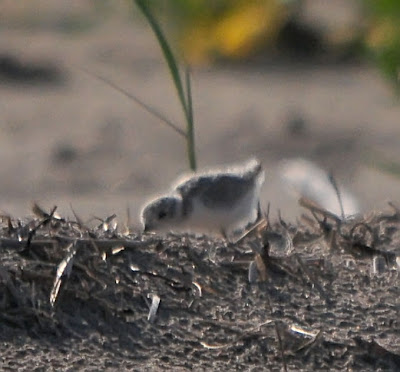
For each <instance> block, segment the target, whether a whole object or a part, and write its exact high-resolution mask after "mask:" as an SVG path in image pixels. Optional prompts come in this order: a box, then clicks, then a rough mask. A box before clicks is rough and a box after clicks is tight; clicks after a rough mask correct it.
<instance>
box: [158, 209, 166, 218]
mask: <svg viewBox="0 0 400 372" xmlns="http://www.w3.org/2000/svg"><path fill="white" fill-rule="evenodd" d="M166 215H167V214H166V213H165V212H164V211H161V212H160V213H159V214H158V218H159V219H160V220H162V219H163V218H164V217H166Z"/></svg>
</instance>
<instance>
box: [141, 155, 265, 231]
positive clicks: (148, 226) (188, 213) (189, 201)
mask: <svg viewBox="0 0 400 372" xmlns="http://www.w3.org/2000/svg"><path fill="white" fill-rule="evenodd" d="M263 181H264V172H263V170H262V167H261V164H260V162H259V161H258V160H256V159H252V160H250V161H248V162H246V163H245V164H242V165H237V166H235V167H228V168H225V169H223V170H214V171H208V172H204V173H201V174H195V175H191V176H190V175H189V176H186V177H185V178H184V179H181V181H180V182H178V183H177V184H176V185H175V186H174V187H173V189H172V191H171V193H170V194H168V195H164V196H161V197H159V198H157V199H155V200H153V201H151V202H150V203H148V204H147V205H146V206H145V207H144V209H143V211H142V222H143V224H144V226H145V230H184V231H202V232H210V231H212V230H217V231H219V232H222V233H223V234H224V235H226V233H227V231H233V230H235V229H237V228H238V227H243V226H246V225H247V224H248V223H249V222H254V220H255V219H256V217H257V211H258V209H257V208H258V206H259V193H260V189H261V185H262V183H263Z"/></svg>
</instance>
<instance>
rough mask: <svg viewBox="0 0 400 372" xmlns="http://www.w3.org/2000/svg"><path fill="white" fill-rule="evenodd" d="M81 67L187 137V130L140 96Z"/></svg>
mask: <svg viewBox="0 0 400 372" xmlns="http://www.w3.org/2000/svg"><path fill="white" fill-rule="evenodd" d="M80 69H81V70H82V71H83V72H85V73H86V74H88V75H90V76H93V77H95V78H96V79H98V80H100V81H102V82H103V83H105V84H107V85H109V86H110V87H111V88H113V89H115V90H117V91H118V92H120V93H121V94H123V95H124V96H126V97H128V98H130V99H131V100H132V101H134V102H135V103H136V104H138V105H139V106H141V107H142V108H143V109H144V110H146V111H147V112H148V113H150V114H152V115H153V116H155V117H156V118H158V119H160V120H161V121H162V122H163V123H164V124H166V125H167V126H168V127H170V128H171V129H173V130H174V131H175V132H176V133H178V134H179V135H181V136H182V137H184V138H187V134H186V133H185V131H183V130H182V129H181V128H179V127H178V126H177V125H175V124H174V123H173V122H172V121H171V120H169V119H167V118H166V116H165V115H163V114H161V113H160V112H159V111H157V110H156V109H155V108H154V107H151V106H149V105H147V104H146V103H144V102H143V101H141V100H140V99H139V98H137V97H136V96H134V95H133V94H131V93H129V92H128V91H126V90H125V89H123V88H121V87H119V86H118V85H116V84H114V83H113V82H112V81H111V80H108V79H107V78H105V77H104V76H101V75H98V74H96V73H94V72H92V71H89V70H86V69H84V68H80Z"/></svg>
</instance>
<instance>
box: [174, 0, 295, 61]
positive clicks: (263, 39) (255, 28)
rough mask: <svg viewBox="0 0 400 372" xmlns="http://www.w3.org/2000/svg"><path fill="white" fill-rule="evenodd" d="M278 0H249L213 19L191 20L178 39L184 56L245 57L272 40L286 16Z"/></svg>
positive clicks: (196, 58)
mask: <svg viewBox="0 0 400 372" xmlns="http://www.w3.org/2000/svg"><path fill="white" fill-rule="evenodd" d="M287 15H288V12H287V9H286V6H285V5H283V4H282V2H281V1H279V0H248V1H239V2H235V3H234V6H232V7H231V8H229V9H228V10H227V11H225V13H224V14H222V15H220V16H219V17H218V18H216V19H201V20H200V21H197V22H196V21H194V22H192V24H190V26H189V27H188V29H187V30H185V31H184V33H183V34H184V35H183V37H182V39H181V45H182V50H183V54H184V56H185V59H186V60H187V61H188V62H189V63H192V64H198V63H204V62H210V61H211V60H212V59H213V58H214V57H215V56H216V55H220V56H224V57H227V58H244V57H247V56H248V55H249V54H251V53H252V52H253V51H254V50H255V49H256V48H257V47H259V46H260V45H261V44H266V43H268V42H273V40H274V39H275V38H276V36H277V34H278V32H279V30H280V29H281V27H282V25H283V24H284V22H285V21H286V19H287Z"/></svg>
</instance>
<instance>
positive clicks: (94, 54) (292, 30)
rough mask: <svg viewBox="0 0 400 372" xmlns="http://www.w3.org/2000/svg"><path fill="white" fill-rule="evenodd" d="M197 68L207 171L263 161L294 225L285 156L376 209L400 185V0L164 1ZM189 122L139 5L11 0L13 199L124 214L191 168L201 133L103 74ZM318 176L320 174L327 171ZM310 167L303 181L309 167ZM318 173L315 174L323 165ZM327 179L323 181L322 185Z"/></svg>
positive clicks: (9, 190) (8, 169)
mask: <svg viewBox="0 0 400 372" xmlns="http://www.w3.org/2000/svg"><path fill="white" fill-rule="evenodd" d="M149 4H150V6H151V9H152V10H153V12H154V14H155V16H156V17H157V19H159V20H160V23H161V25H162V27H163V29H164V30H165V32H166V34H167V36H168V38H169V40H170V42H171V45H172V46H173V47H174V50H175V51H176V53H177V55H178V56H179V59H180V60H181V61H182V62H183V61H185V62H186V63H188V64H189V65H190V66H191V68H192V73H193V75H192V77H193V81H192V83H193V86H192V92H193V105H194V115H195V135H196V151H197V160H198V166H199V169H201V168H203V167H207V166H214V165H221V164H225V163H234V162H236V161H243V160H246V159H247V158H249V157H250V156H257V157H258V158H259V159H260V160H261V161H262V163H263V165H264V167H265V169H266V182H265V186H264V189H263V191H262V203H263V205H264V207H266V205H267V204H268V203H270V204H271V213H272V216H273V217H275V216H276V213H277V211H278V209H280V211H281V213H282V216H283V217H284V218H286V219H289V220H292V221H293V220H294V219H295V217H296V216H298V215H299V213H300V212H299V207H298V206H297V198H296V196H295V195H294V194H291V193H287V192H286V191H285V190H286V189H285V187H283V185H282V169H283V168H282V161H283V160H285V159H293V158H296V159H297V158H302V159H307V160H308V161H312V162H313V163H312V164H314V165H315V166H318V167H320V168H321V169H324V170H326V171H329V172H332V173H333V174H334V176H335V179H336V181H337V183H338V184H339V186H340V187H343V188H345V189H346V190H347V192H348V193H349V194H351V195H352V197H353V198H354V199H355V200H356V204H357V208H358V209H359V210H360V211H369V210H371V209H378V208H383V207H385V205H386V202H387V201H388V200H392V201H396V200H399V196H400V188H399V186H400V178H399V177H400V146H399V138H400V137H399V134H400V125H399V122H400V105H399V97H398V94H399V86H400V84H399V71H400V70H399V66H400V2H399V1H398V0H357V1H356V0H309V1H306V0H303V1H300V0H291V1H290V0H286V1H284V0H164V1H161V0H158V1H156V0H154V1H150V2H149ZM85 71H89V72H92V73H93V74H100V75H101V76H104V77H106V78H107V79H109V80H111V81H112V82H113V83H114V84H116V85H117V86H119V87H121V88H122V89H124V90H127V91H129V92H131V93H132V94H134V95H136V96H137V97H140V98H141V99H142V100H143V101H145V102H146V103H148V104H151V105H152V106H154V107H156V108H157V109H158V110H159V111H162V112H163V113H165V115H166V116H167V117H169V118H170V119H171V120H172V121H174V122H176V123H177V125H180V126H181V127H182V128H183V129H184V128H185V124H184V120H183V115H182V112H181V109H180V107H179V103H178V99H177V95H176V92H175V88H174V86H173V85H172V83H171V77H170V75H169V72H168V69H167V67H166V65H165V62H164V59H163V56H162V53H161V51H160V48H159V45H158V44H157V41H156V39H155V37H154V35H153V33H152V32H151V29H150V28H149V26H148V24H147V23H146V21H145V20H144V18H143V17H142V16H141V14H140V12H139V11H138V10H137V8H136V7H135V4H134V2H131V1H126V0H125V1H122V0H118V1H117V0H113V1H107V0H92V1H82V0H79V1H78V0H68V1H67V0H63V1H62V0H58V1H56V2H49V1H45V0H29V1H28V0H21V1H18V2H16V1H12V0H3V1H1V2H0V97H1V100H0V113H1V115H0V155H1V159H2V161H1V164H0V210H1V211H2V213H9V214H12V215H13V216H15V217H22V216H25V215H27V214H29V213H31V212H30V205H31V203H32V201H37V202H38V203H39V204H40V205H41V206H43V207H45V208H51V207H52V206H54V205H57V206H58V211H59V213H60V214H62V215H71V208H70V205H72V207H73V208H74V210H75V211H76V212H77V214H78V215H79V216H81V217H82V218H84V219H88V218H90V217H92V216H99V217H106V216H108V215H111V214H113V213H117V215H118V216H120V217H121V219H124V218H125V216H126V210H127V208H128V207H129V209H130V213H131V216H132V218H133V220H134V222H136V223H137V220H138V215H139V210H140V207H141V206H142V205H143V203H144V202H145V201H146V200H149V198H151V197H152V196H154V195H155V194H157V193H158V192H162V191H164V190H166V189H168V187H169V185H170V184H171V183H172V182H173V181H174V179H175V178H176V177H177V176H178V175H179V174H181V173H182V172H187V171H188V169H189V167H188V161H187V155H186V144H185V142H184V140H183V138H182V137H180V136H178V135H177V134H176V133H175V132H174V131H172V130H171V129H170V128H168V127H166V126H165V125H164V124H163V123H162V122H160V121H159V120H158V119H157V118H155V117H154V116H152V115H149V113H147V112H146V111H144V110H143V109H141V108H140V107H138V106H137V105H136V104H135V103H134V102H132V101H131V100H129V99H128V98H126V97H125V96H124V95H122V94H121V93H119V92H118V91H117V90H115V89H113V88H112V87H110V86H109V85H107V84H105V83H104V82H102V81H99V80H98V79H96V78H95V77H94V76H91V75H90V74H88V73H86V72H85ZM311 173H312V172H311ZM303 176H304V175H302V176H301V177H303ZM311 178H312V176H311ZM310 182H311V181H310Z"/></svg>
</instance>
